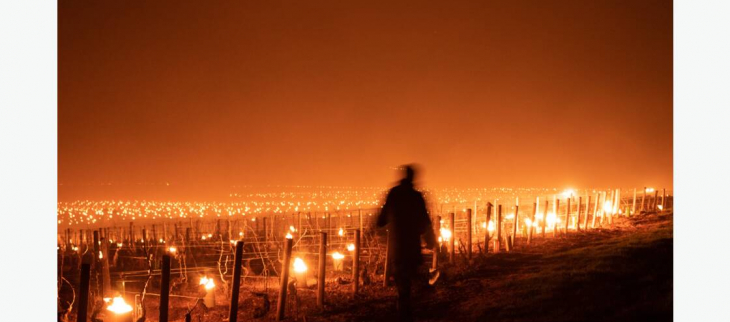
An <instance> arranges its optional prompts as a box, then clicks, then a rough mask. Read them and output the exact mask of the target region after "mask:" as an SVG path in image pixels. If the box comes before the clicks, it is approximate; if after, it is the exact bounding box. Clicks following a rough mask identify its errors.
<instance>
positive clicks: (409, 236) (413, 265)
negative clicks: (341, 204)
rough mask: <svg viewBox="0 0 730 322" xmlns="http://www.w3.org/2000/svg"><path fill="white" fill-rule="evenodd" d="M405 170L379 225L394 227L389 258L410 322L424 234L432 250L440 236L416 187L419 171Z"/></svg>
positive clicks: (401, 307) (401, 305)
mask: <svg viewBox="0 0 730 322" xmlns="http://www.w3.org/2000/svg"><path fill="white" fill-rule="evenodd" d="M404 170H405V173H404V174H405V177H404V178H403V179H402V180H401V181H400V184H398V185H397V186H395V187H393V188H392V189H390V191H389V192H388V196H387V197H386V199H385V204H384V205H383V209H382V211H381V212H380V215H379V216H378V226H379V227H383V226H385V225H388V224H390V226H389V234H388V238H389V241H388V242H389V243H390V244H389V245H390V250H389V253H388V257H389V258H391V259H392V260H391V263H392V268H393V270H392V272H393V276H394V277H395V283H396V287H397V288H398V313H399V315H400V319H401V320H404V321H410V320H412V319H413V316H412V314H413V312H412V311H413V308H412V307H411V280H412V279H415V278H416V277H417V271H418V266H419V265H420V264H421V263H422V262H423V257H422V256H421V235H424V239H425V241H426V245H427V247H428V248H429V249H433V248H434V246H435V245H436V237H435V236H434V233H433V228H432V227H431V219H430V218H429V217H428V211H427V210H426V202H425V200H424V199H423V195H421V193H420V192H418V191H416V190H415V189H414V188H413V179H414V177H415V169H414V168H413V166H410V165H407V166H404Z"/></svg>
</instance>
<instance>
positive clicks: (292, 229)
mask: <svg viewBox="0 0 730 322" xmlns="http://www.w3.org/2000/svg"><path fill="white" fill-rule="evenodd" d="M289 230H290V231H291V232H295V231H297V230H296V229H295V228H294V226H289Z"/></svg>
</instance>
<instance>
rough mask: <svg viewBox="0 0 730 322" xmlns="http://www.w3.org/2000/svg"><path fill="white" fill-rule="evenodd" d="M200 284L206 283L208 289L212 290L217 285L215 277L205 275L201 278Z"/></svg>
mask: <svg viewBox="0 0 730 322" xmlns="http://www.w3.org/2000/svg"><path fill="white" fill-rule="evenodd" d="M200 285H205V289H206V290H210V289H212V288H214V287H215V283H214V282H213V279H212V278H208V277H207V276H203V277H201V278H200Z"/></svg>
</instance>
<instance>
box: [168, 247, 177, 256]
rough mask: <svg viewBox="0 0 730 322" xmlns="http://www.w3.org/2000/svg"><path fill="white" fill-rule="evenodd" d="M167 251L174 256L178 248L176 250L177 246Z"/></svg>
mask: <svg viewBox="0 0 730 322" xmlns="http://www.w3.org/2000/svg"><path fill="white" fill-rule="evenodd" d="M167 251H168V252H170V253H173V254H174V253H175V252H177V248H175V246H170V248H168V249H167Z"/></svg>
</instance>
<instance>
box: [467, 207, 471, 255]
mask: <svg viewBox="0 0 730 322" xmlns="http://www.w3.org/2000/svg"><path fill="white" fill-rule="evenodd" d="M471 216H472V215H471V209H467V210H466V257H467V258H468V259H471V230H472V223H471Z"/></svg>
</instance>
